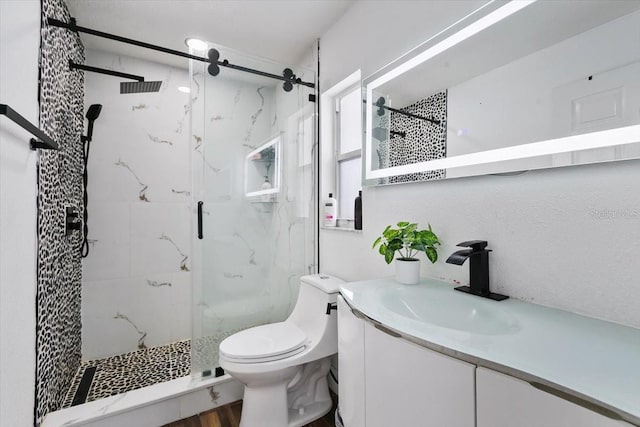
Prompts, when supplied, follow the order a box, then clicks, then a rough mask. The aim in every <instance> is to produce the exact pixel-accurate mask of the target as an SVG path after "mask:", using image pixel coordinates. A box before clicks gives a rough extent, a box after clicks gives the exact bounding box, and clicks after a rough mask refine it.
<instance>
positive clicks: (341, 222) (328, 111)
mask: <svg viewBox="0 0 640 427" xmlns="http://www.w3.org/2000/svg"><path fill="white" fill-rule="evenodd" d="M361 87H362V76H361V72H360V70H357V71H355V72H354V73H352V74H351V75H349V76H348V77H346V78H345V79H343V80H342V81H340V82H339V83H337V84H336V85H334V86H333V87H331V88H330V89H328V90H327V91H325V92H323V93H322V95H321V97H320V111H321V115H320V126H321V127H320V138H321V144H320V146H321V180H320V191H321V199H325V198H326V197H328V195H329V193H333V194H334V195H335V197H336V199H337V200H338V207H340V206H341V204H342V203H353V200H343V197H342V196H341V195H340V194H339V191H340V190H339V189H340V176H339V164H340V163H341V162H343V161H346V160H352V159H356V158H358V157H362V148H359V149H357V150H352V151H349V152H347V153H343V154H340V136H339V135H340V127H339V126H340V117H339V111H338V110H339V102H340V99H341V98H342V97H344V96H346V95H348V94H350V93H352V92H353V91H354V90H356V89H358V90H361ZM320 225H321V227H322V224H320ZM353 226H354V224H353V218H340V209H338V226H337V227H335V228H336V229H347V230H349V229H350V230H352V229H353ZM322 228H325V227H322ZM331 228H334V227H331Z"/></svg>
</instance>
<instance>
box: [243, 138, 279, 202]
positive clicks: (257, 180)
mask: <svg viewBox="0 0 640 427" xmlns="http://www.w3.org/2000/svg"><path fill="white" fill-rule="evenodd" d="M281 140H282V138H281V136H280V135H278V136H276V137H274V138H271V139H269V140H268V141H267V142H265V143H264V144H262V145H261V146H259V147H258V148H256V149H255V150H253V151H251V152H250V153H249V154H247V157H246V158H245V162H244V164H245V177H244V180H245V196H246V197H249V198H251V199H252V200H251V201H252V202H259V203H263V202H264V203H273V202H275V201H276V199H277V195H278V193H279V192H280V163H281V160H280V157H281V150H282V148H281Z"/></svg>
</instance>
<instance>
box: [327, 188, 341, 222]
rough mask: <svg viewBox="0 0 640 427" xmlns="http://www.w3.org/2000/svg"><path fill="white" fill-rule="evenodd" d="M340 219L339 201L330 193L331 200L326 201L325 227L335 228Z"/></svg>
mask: <svg viewBox="0 0 640 427" xmlns="http://www.w3.org/2000/svg"><path fill="white" fill-rule="evenodd" d="M337 217H338V201H337V200H336V199H334V198H333V193H329V198H327V199H326V200H325V201H324V226H325V227H335V226H336V224H337Z"/></svg>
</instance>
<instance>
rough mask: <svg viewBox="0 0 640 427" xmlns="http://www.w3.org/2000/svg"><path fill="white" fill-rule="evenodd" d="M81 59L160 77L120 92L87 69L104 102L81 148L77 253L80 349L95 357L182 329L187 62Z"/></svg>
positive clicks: (102, 56)
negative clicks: (82, 232) (85, 196)
mask: <svg viewBox="0 0 640 427" xmlns="http://www.w3.org/2000/svg"><path fill="white" fill-rule="evenodd" d="M87 64H90V65H93V66H97V67H104V68H109V69H113V70H117V71H122V72H126V73H131V74H138V75H143V76H145V78H146V79H147V80H162V81H163V84H162V88H161V90H160V92H158V93H148V94H126V95H120V94H119V81H120V79H118V78H114V77H110V76H103V75H99V74H92V73H87V75H86V95H85V103H86V104H87V106H88V105H89V104H93V103H99V104H102V105H103V108H102V113H101V115H100V117H99V118H98V120H97V121H96V122H95V127H94V134H93V141H92V143H91V152H90V154H89V162H88V165H89V185H88V193H89V204H88V212H89V219H88V225H89V233H88V237H89V247H90V252H89V256H88V257H87V258H85V259H84V260H83V291H82V356H83V359H85V360H87V359H94V358H100V357H106V356H112V355H116V354H121V353H125V352H129V351H133V350H136V349H138V348H144V347H145V346H146V347H151V346H156V345H163V344H167V343H169V342H173V341H177V340H181V339H186V338H189V337H190V336H191V330H190V320H191V308H190V305H191V298H190V295H191V293H190V274H191V268H192V267H191V259H190V233H191V225H190V221H191V217H190V188H191V179H190V158H189V138H188V136H189V135H188V132H189V123H188V120H189V119H188V112H189V95H188V94H186V93H183V92H180V91H178V90H177V88H178V87H179V86H189V76H188V72H187V71H186V70H182V69H178V68H172V67H169V66H166V65H162V64H157V63H152V62H147V61H142V60H138V59H134V58H130V57H125V56H115V55H113V54H108V53H104V52H99V51H87Z"/></svg>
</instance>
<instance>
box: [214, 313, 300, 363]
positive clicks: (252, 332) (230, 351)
mask: <svg viewBox="0 0 640 427" xmlns="http://www.w3.org/2000/svg"><path fill="white" fill-rule="evenodd" d="M306 341H307V336H306V335H305V334H304V332H302V331H301V330H300V328H298V327H297V326H295V325H293V324H291V323H289V322H280V323H272V324H269V325H263V326H256V327H255V328H251V329H247V330H244V331H242V332H238V333H237V334H233V335H231V336H230V337H228V338H226V339H225V340H224V341H222V342H221V343H220V354H221V355H222V356H224V357H227V358H229V359H236V360H237V359H240V360H247V361H249V360H252V359H253V360H255V359H267V358H268V359H270V360H276V359H277V357H274V356H283V357H285V356H290V355H293V354H297V353H299V352H300V351H301V350H302V349H303V348H304V345H305V342H306Z"/></svg>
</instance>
